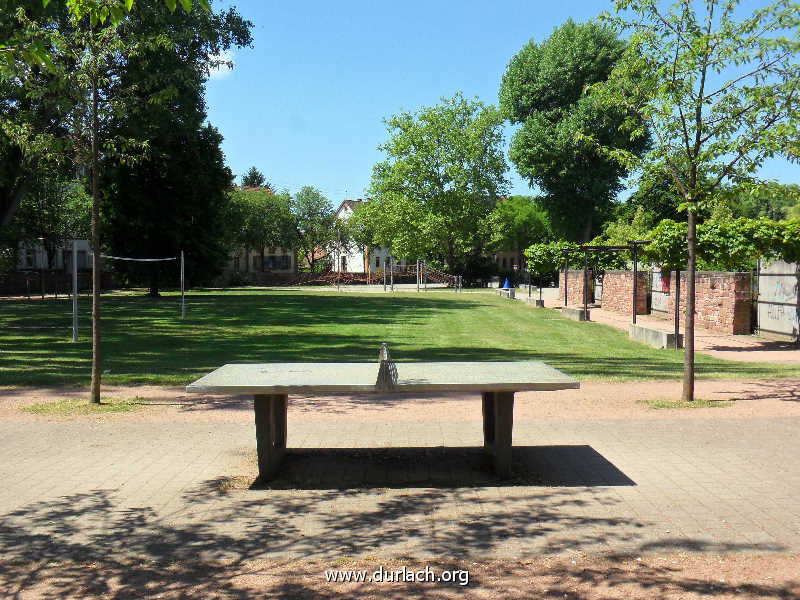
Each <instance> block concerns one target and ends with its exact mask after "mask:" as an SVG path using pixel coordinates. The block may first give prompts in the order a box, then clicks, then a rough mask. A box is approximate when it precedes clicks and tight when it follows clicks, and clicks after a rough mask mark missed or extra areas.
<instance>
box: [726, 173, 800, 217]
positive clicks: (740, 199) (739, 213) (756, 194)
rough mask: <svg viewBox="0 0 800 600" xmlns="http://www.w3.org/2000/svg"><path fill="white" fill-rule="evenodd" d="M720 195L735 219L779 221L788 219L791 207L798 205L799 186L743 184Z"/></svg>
mask: <svg viewBox="0 0 800 600" xmlns="http://www.w3.org/2000/svg"><path fill="white" fill-rule="evenodd" d="M721 195H722V196H723V197H724V198H725V199H726V201H727V203H728V205H729V206H730V207H731V210H732V211H733V214H734V216H736V217H747V218H749V219H757V218H759V217H766V218H768V219H773V220H775V221H780V220H781V219H786V218H789V217H790V216H791V215H790V211H791V210H792V207H793V206H795V205H797V204H800V185H797V184H783V183H778V182H777V181H766V182H744V183H740V184H736V185H733V186H731V187H728V188H725V189H723V190H721ZM798 216H800V215H798Z"/></svg>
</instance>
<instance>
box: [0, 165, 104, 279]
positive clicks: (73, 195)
mask: <svg viewBox="0 0 800 600" xmlns="http://www.w3.org/2000/svg"><path fill="white" fill-rule="evenodd" d="M91 206H92V202H91V197H90V196H89V195H88V194H87V193H86V191H85V190H84V188H83V185H82V184H81V182H79V181H65V180H61V179H58V178H54V177H53V176H52V175H51V174H50V173H48V172H47V171H45V170H42V171H40V172H39V173H37V175H36V176H35V177H33V180H32V182H31V184H30V186H29V188H28V191H27V193H26V194H25V195H24V197H23V198H22V201H21V202H20V205H19V209H18V210H17V212H16V214H15V216H14V219H13V220H12V221H11V224H10V227H9V228H10V230H11V234H12V236H13V238H14V239H15V240H18V241H21V242H23V243H27V244H37V243H41V245H42V246H43V247H44V250H45V254H46V256H47V266H48V268H50V269H52V268H54V259H55V256H56V251H57V250H58V248H65V247H66V244H67V243H68V242H69V241H70V240H74V239H86V238H88V237H89V231H90V229H91Z"/></svg>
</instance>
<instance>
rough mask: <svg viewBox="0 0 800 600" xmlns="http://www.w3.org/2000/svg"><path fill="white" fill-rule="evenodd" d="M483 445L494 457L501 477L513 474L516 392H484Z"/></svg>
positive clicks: (496, 470)
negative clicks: (512, 456) (512, 455)
mask: <svg viewBox="0 0 800 600" xmlns="http://www.w3.org/2000/svg"><path fill="white" fill-rule="evenodd" d="M482 401H483V447H484V449H485V450H486V451H487V452H489V453H491V454H492V455H493V457H494V470H495V472H496V473H497V474H498V475H499V476H500V477H510V476H511V445H512V432H513V429H514V392H483V393H482Z"/></svg>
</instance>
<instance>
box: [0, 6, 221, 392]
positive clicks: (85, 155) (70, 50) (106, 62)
mask: <svg viewBox="0 0 800 600" xmlns="http://www.w3.org/2000/svg"><path fill="white" fill-rule="evenodd" d="M182 3H183V2H182ZM49 4H50V7H45V12H44V13H40V12H37V11H34V8H33V4H32V3H29V2H24V3H23V4H22V5H21V6H20V9H21V10H17V11H15V12H14V18H15V19H17V20H18V21H19V24H20V27H18V28H17V29H16V30H14V29H13V23H11V29H6V23H7V20H5V14H4V15H3V19H4V20H3V21H2V22H3V27H2V31H3V35H4V36H5V34H6V32H7V31H14V33H13V35H14V36H16V37H14V41H15V43H16V42H18V41H20V40H21V41H22V43H23V45H24V44H28V46H30V47H35V46H37V47H41V48H43V50H42V52H43V54H42V55H41V59H42V62H41V63H40V62H39V60H38V58H36V57H34V58H36V60H29V56H30V54H27V55H26V54H25V53H24V52H16V51H15V49H14V48H12V49H11V50H9V51H8V52H7V53H5V56H6V58H8V57H12V59H11V60H10V61H9V60H6V61H5V62H4V66H3V68H2V69H0V75H1V76H2V79H3V85H10V86H15V87H14V90H15V93H17V90H19V92H18V93H19V94H20V95H21V96H22V97H24V98H28V99H30V104H32V105H34V108H36V109H37V110H31V111H28V112H25V113H24V116H25V117H27V118H26V119H23V121H22V122H21V123H19V124H17V123H15V122H14V121H13V120H12V119H8V120H7V119H3V121H2V125H3V133H4V135H5V137H6V139H5V140H0V142H4V144H3V145H2V147H1V148H0V150H2V151H3V153H4V154H6V153H7V155H11V156H13V155H14V154H15V153H17V154H18V153H19V152H22V154H23V155H27V156H36V155H37V154H40V153H42V151H43V150H44V151H45V154H46V153H47V152H52V153H54V154H56V155H57V156H58V158H61V159H64V158H67V157H68V158H69V159H72V160H74V161H75V162H76V166H77V167H78V168H82V169H86V171H88V172H89V173H90V174H91V193H92V198H93V200H92V251H93V261H94V270H93V272H94V277H93V284H92V287H93V299H92V386H91V398H92V401H93V402H99V401H100V364H101V347H100V280H99V279H100V264H99V261H100V249H101V243H100V242H101V241H100V200H101V198H100V162H101V158H102V160H103V161H106V160H107V159H108V158H109V157H110V156H112V155H114V156H116V157H117V158H118V159H119V160H120V161H122V160H124V161H126V162H128V161H133V160H136V159H138V158H139V157H140V156H141V155H143V154H144V151H145V150H146V148H147V143H146V140H142V139H136V138H120V137H112V136H111V133H110V132H111V131H112V130H114V128H115V127H114V126H115V125H116V121H117V119H119V118H120V117H122V116H125V115H132V114H134V113H135V112H136V111H135V108H136V107H137V106H139V107H145V106H147V105H155V104H158V103H160V102H163V101H164V100H165V99H168V98H170V97H171V96H172V95H173V94H174V93H176V88H177V84H176V81H175V80H174V79H172V78H170V77H163V75H162V74H160V73H159V72H158V71H157V70H156V71H153V72H150V73H148V76H149V77H150V85H149V91H150V93H149V94H146V93H144V92H143V91H142V90H141V89H137V88H135V87H134V88H133V89H131V88H128V89H124V87H122V85H121V81H122V80H123V79H124V78H122V77H121V73H122V72H123V71H124V69H125V67H126V65H127V64H128V61H129V60H130V59H131V58H132V57H136V56H142V55H144V54H147V53H151V54H152V53H154V52H156V53H157V51H158V50H163V51H165V52H167V51H168V50H169V48H170V46H171V43H172V40H170V38H169V36H167V35H165V31H164V30H163V29H159V27H160V26H161V25H164V23H163V22H161V23H160V25H156V26H155V27H153V28H150V29H147V28H138V29H137V28H130V29H129V28H128V27H127V25H128V24H129V18H128V17H126V16H125V10H129V9H130V7H131V5H132V3H131V2H130V1H129V0H128V1H127V2H126V5H125V6H123V5H122V3H120V2H116V1H115V0H109V1H108V2H95V1H94V0H75V1H74V2H73V1H72V0H68V2H67V4H68V8H69V12H66V13H65V12H64V11H63V8H64V7H63V6H62V5H61V4H60V3H52V2H51V3H49ZM201 4H203V2H201ZM53 7H56V8H61V9H62V10H60V11H59V10H56V8H53ZM28 9H30V10H28ZM117 9H121V12H120V11H118V10H117ZM48 10H53V12H47V11H48ZM0 12H3V11H0ZM137 12H141V11H137ZM168 31H169V32H170V33H172V34H173V36H175V37H177V36H180V35H184V36H186V35H187V31H186V30H184V29H180V28H177V29H168ZM191 35H192V32H189V37H191ZM173 39H174V38H173ZM18 57H20V58H19V59H18ZM205 58H206V60H207V61H208V62H207V66H206V72H207V69H208V65H209V64H210V63H211V62H213V60H214V59H210V58H209V57H208V56H206V57H205ZM217 62H219V61H217ZM42 63H44V64H42ZM155 80H159V81H160V82H161V85H160V86H157V85H155V83H154V81H155ZM137 83H141V81H138V82H137ZM143 87H147V86H143ZM154 89H156V91H155V92H153V90H154ZM27 104H28V101H26V102H23V103H22V107H23V108H26V107H27ZM42 107H44V108H45V109H47V110H41V108H42ZM15 108H16V107H15V106H12V107H11V111H13V110H14V109H15ZM48 111H49V112H48ZM3 116H4V115H3ZM42 117H47V118H46V119H44V120H43V118H42ZM53 129H58V130H60V131H52V130H53ZM48 142H55V143H48ZM101 146H102V157H101ZM23 166H29V165H23ZM15 172H16V176H15V177H13V178H12V177H9V178H8V181H11V182H12V185H13V186H14V189H15V190H16V191H14V192H13V194H7V195H6V196H5V199H4V200H3V203H4V204H3V207H2V208H3V211H4V219H5V218H6V217H7V216H8V214H10V213H12V212H13V211H14V210H15V206H14V204H15V202H18V200H17V199H18V198H19V197H20V193H19V190H20V189H22V190H24V187H25V183H26V181H25V176H24V174H23V175H22V176H20V175H19V173H20V172H21V169H19V168H17V169H16V171H15ZM7 199H10V202H9V201H8V200H7Z"/></svg>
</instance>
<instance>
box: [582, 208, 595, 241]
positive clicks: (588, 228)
mask: <svg viewBox="0 0 800 600" xmlns="http://www.w3.org/2000/svg"><path fill="white" fill-rule="evenodd" d="M592 212H593V211H590V212H589V213H588V214H587V215H586V222H585V223H584V224H583V243H584V244H588V243H589V242H590V241H591V240H592Z"/></svg>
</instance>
